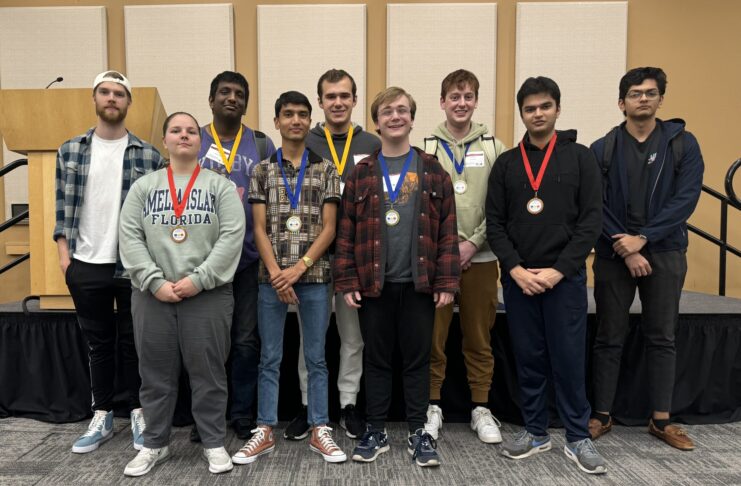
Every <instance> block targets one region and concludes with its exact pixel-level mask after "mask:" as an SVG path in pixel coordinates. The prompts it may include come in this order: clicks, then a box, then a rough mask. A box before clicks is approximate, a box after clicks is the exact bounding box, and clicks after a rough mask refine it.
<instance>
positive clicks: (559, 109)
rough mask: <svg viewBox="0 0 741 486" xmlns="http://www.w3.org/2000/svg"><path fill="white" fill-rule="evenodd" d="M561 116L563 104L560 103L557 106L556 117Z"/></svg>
mask: <svg viewBox="0 0 741 486" xmlns="http://www.w3.org/2000/svg"><path fill="white" fill-rule="evenodd" d="M559 116H561V105H558V106H557V107H556V118H558V117H559Z"/></svg>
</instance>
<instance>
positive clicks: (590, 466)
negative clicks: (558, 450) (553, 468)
mask: <svg viewBox="0 0 741 486" xmlns="http://www.w3.org/2000/svg"><path fill="white" fill-rule="evenodd" d="M563 452H564V454H566V457H568V458H569V459H571V460H572V461H574V462H575V463H576V465H577V466H579V469H581V470H582V471H584V472H585V473H587V474H604V473H606V472H607V464H606V463H605V460H604V459H602V456H600V455H599V452H597V449H596V448H595V447H594V443H593V442H592V439H588V438H587V439H582V440H580V441H578V442H567V443H566V445H565V446H564V447H563Z"/></svg>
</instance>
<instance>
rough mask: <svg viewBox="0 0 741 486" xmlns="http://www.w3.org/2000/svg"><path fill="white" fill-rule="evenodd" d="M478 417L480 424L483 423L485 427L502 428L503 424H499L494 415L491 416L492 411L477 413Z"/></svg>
mask: <svg viewBox="0 0 741 486" xmlns="http://www.w3.org/2000/svg"><path fill="white" fill-rule="evenodd" d="M476 414H477V415H478V419H479V421H480V422H483V424H484V425H496V426H497V427H501V426H502V424H501V422H499V420H497V419H496V417H494V415H492V414H491V411H490V410H483V411H480V412H476Z"/></svg>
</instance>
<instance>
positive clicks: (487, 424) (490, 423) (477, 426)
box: [428, 407, 502, 444]
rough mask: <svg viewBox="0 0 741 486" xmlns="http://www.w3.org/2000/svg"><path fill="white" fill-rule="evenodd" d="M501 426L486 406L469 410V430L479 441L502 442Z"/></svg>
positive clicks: (488, 442)
mask: <svg viewBox="0 0 741 486" xmlns="http://www.w3.org/2000/svg"><path fill="white" fill-rule="evenodd" d="M428 413H429V412H428ZM501 426H502V424H501V423H500V422H499V420H497V419H496V417H494V416H493V415H492V414H491V411H490V410H489V409H488V408H485V407H476V408H474V409H473V411H472V412H471V430H473V431H474V432H476V433H477V434H478V436H479V439H480V440H481V442H486V443H487V444H499V443H500V442H502V434H501V432H499V427H501Z"/></svg>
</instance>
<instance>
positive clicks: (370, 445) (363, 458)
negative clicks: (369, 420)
mask: <svg viewBox="0 0 741 486" xmlns="http://www.w3.org/2000/svg"><path fill="white" fill-rule="evenodd" d="M388 450H389V439H388V436H387V435H386V432H380V431H378V430H370V427H368V430H366V431H365V433H363V436H362V437H361V438H360V442H359V443H358V445H357V446H355V449H353V451H352V460H353V461H358V462H373V461H375V460H376V458H377V457H378V455H379V454H383V453H384V452H387V451H388Z"/></svg>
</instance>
